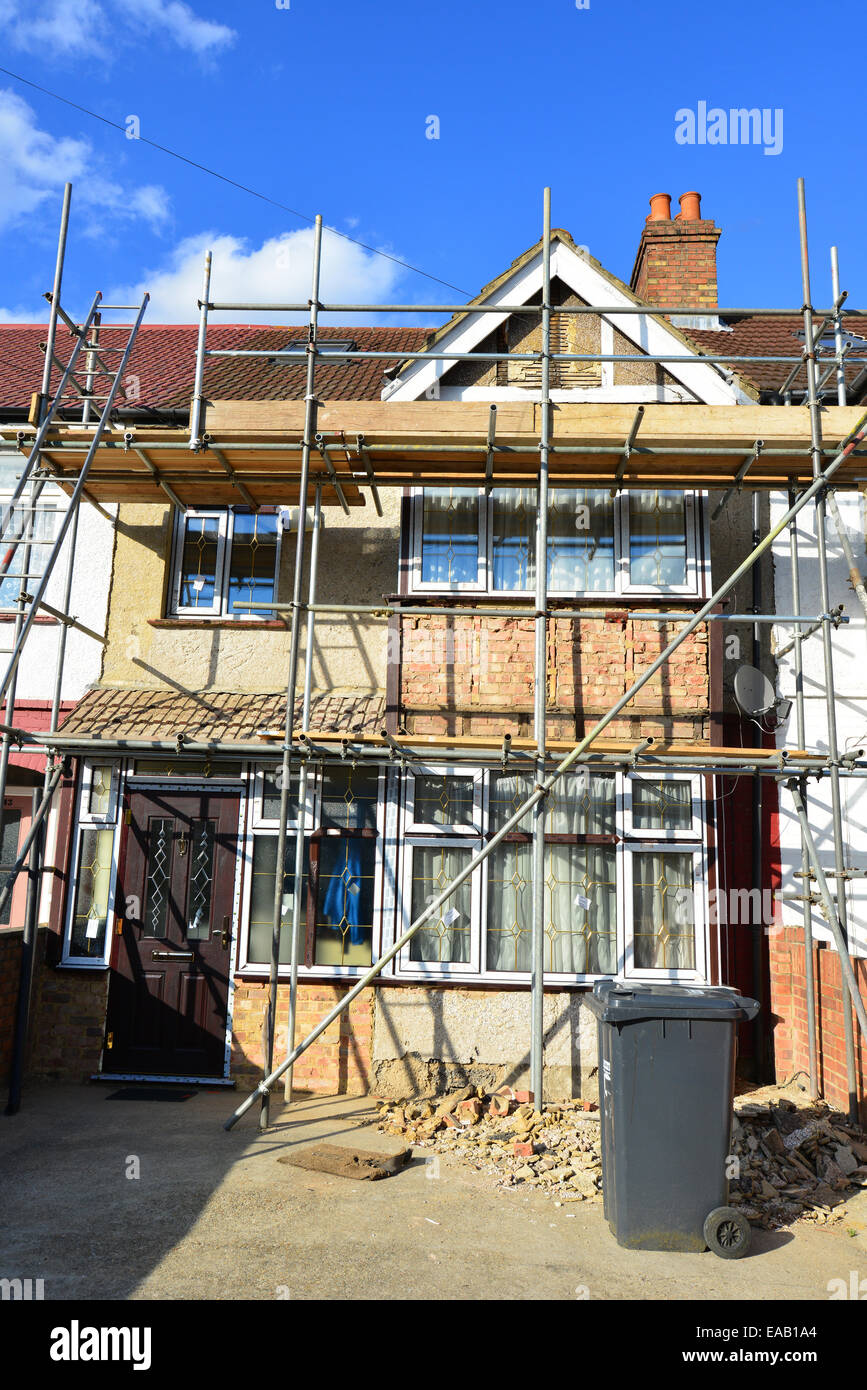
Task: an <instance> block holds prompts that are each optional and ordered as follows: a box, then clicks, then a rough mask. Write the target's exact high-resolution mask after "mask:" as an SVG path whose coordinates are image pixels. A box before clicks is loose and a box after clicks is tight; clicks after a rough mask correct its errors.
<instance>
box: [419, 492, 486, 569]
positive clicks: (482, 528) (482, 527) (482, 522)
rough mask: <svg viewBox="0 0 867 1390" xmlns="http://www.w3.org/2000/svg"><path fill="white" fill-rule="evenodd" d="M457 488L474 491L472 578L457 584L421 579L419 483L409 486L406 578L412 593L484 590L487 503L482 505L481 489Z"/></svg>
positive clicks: (421, 495) (482, 494)
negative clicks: (475, 530) (475, 558)
mask: <svg viewBox="0 0 867 1390" xmlns="http://www.w3.org/2000/svg"><path fill="white" fill-rule="evenodd" d="M428 490H429V491H436V492H441V491H445V489H444V488H431V489H428ZM460 491H462V492H473V491H475V492H476V494H477V498H476V501H477V506H478V518H479V533H478V539H479V546H478V554H479V558H478V564H477V567H476V579H475V582H472V581H469V580H467V581H465V582H463V583H457V584H440V583H438V582H435V581H432V580H427V581H425V580H423V579H422V577H421V576H422V561H423V558H424V557H423V541H424V492H425V489H424V488H423V487H417V488H413V489H412V518H411V523H410V534H411V542H410V564H409V581H410V591H411V592H412V593H414V594H478V593H485V592H486V590H487V588H488V559H487V556H488V539H487V532H488V524H487V516H488V507H487V505H486V498H485V494H484V489H479V488H476V489H473V488H471V487H466V488H461V489H460Z"/></svg>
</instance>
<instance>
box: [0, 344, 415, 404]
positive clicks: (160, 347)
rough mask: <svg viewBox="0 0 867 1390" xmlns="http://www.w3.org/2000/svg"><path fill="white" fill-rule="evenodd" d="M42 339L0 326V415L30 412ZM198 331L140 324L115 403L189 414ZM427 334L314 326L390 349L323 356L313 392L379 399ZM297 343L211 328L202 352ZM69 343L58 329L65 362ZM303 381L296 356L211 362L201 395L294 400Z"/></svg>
mask: <svg viewBox="0 0 867 1390" xmlns="http://www.w3.org/2000/svg"><path fill="white" fill-rule="evenodd" d="M46 333H47V328H46V326H45V325H44V324H2V325H0V410H3V409H6V410H26V409H27V408H28V407H29V405H30V397H31V395H32V393H33V392H34V391H38V390H39V388H40V385H41V382H42V364H43V361H44V355H43V353H42V352H41V351H40V346H39V345H40V343H44V342H45V338H46ZM197 333H198V328H197V326H196V325H195V324H167V325H164V324H148V323H143V324H142V326H141V329H140V330H139V333H138V336H137V338H136V342H135V346H134V348H133V351H132V355H131V357H130V360H129V364H128V369H127V371H126V372H125V374H124V381H123V383H122V385H123V386H124V387H125V388H126V389H127V391H128V390H129V387H130V385H131V383H130V382H129V380H128V379H129V378H130V377H136V378H137V389H138V393H139V394H138V398H137V399H134V398H130V397H128V398H127V399H126V400H124V399H123V398H122V397H118V401H117V403H118V405H119V406H127V407H129V406H141V407H150V408H153V409H158V410H186V409H188V408H189V404H190V398H191V396H192V394H193V377H194V373H195V361H196V335H197ZM427 333H428V330H427V329H425V328H406V327H397V328H393V327H383V328H379V327H376V328H370V327H364V326H355V325H353V326H352V327H351V328H339V327H334V328H332V327H329V328H321V329H320V330H319V336H320V338H325V339H327V338H342V339H351V340H352V341H353V342H354V343H355V344H356V346H357V347H358V348H359V349H361V350H373V351H377V352H391V351H393V352H394V359H393V360H390V359H386V358H367V359H365V358H359V359H356V360H355V361H352V362H329V361H328V359H327V357H326V356H323V358H322V359H321V361H320V362H317V365H316V390H317V393H318V394H320V395H321V396H323V397H325V398H328V399H332V400H341V399H342V400H378V399H379V397H380V394H381V392H382V386H383V380H382V377H383V373H384V372H385V370H386V368H388V367H390V366H394V365H396V364H397V363H399V362H401V361H402V360H403V359H404V358H405V357H406V356H407V355H410V354H412V353H413V352H416V351H418V350H419V348H420V347H421V345H422V344H423V342H424V340H425V338H426V337H427ZM304 338H305V329H304V326H303V325H301V326H299V325H293V326H288V327H278V328H269V327H266V326H260V325H256V324H250V325H245V324H218V325H214V326H213V327H211V328H209V329H208V347H209V348H247V349H253V348H259V349H262V348H265V349H271V348H273V349H274V351H275V352H277V351H279V350H280V349H281V348H285V347H286V345H287V344H288V343H289V342H298V341H299V340H301V341H303V340H304ZM71 339H72V335H71V334H70V333H69V332H68V330H67V329H66V328H65V327H64V326H63V325H62V324H61V325H59V326H58V331H57V347H56V351H57V356H58V357H59V358H60V360H61V361H62V362H64V363H65V362H66V361H67V360H68V358H69V352H70V348H71V345H72V344H71ZM100 342H101V344H102V345H103V346H104V347H105V348H112V347H118V346H121V347H122V346H123V345H124V344H125V343H126V330H125V329H122V328H112V327H104V328H101V329H100ZM107 358H108V361H109V362H110V363H112V362H116V361H117V354H107ZM79 361H80V362H82V359H79ZM82 367H83V362H82ZM77 374H78V373H77ZM78 375H83V372H82V373H80V374H78ZM106 380H107V379H106V378H105V377H102V378H101V379H98V380H97V385H96V388H95V389H96V390H97V391H101V390H104V389H105V386H104V383H105V382H106ZM59 381H60V372H59V370H58V369H57V368H54V369H53V370H52V388H53V389H56V387H57V385H58V384H59ZM304 381H305V358H304V354H303V353H300V354H299V356H298V358H297V359H294V358H293V361H292V365H291V366H286V365H284V364H283V363H281V362H276V363H270V362H269V361H268V360H267V359H265V358H240V357H226V358H219V357H212V358H209V359H208V361H207V365H206V370H205V394H206V395H207V396H210V397H211V398H212V399H220V400H253V401H255V400H275V401H280V400H297V399H299V398H300V397H302V396H303V394H304Z"/></svg>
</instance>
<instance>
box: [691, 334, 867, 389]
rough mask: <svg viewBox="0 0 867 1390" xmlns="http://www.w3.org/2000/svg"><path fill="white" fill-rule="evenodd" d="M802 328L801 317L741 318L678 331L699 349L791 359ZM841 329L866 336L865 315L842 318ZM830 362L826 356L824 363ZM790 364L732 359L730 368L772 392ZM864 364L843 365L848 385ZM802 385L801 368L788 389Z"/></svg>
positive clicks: (799, 345)
mask: <svg viewBox="0 0 867 1390" xmlns="http://www.w3.org/2000/svg"><path fill="white" fill-rule="evenodd" d="M814 326H815V327H816V328H818V327H819V324H818V323H816V324H815V325H814ZM803 329H804V324H803V320H802V319H795V318H785V319H772V318H745V319H734V320H732V321H731V324H730V325H729V328H728V330H726V329H721V330H711V329H697V328H682V329H681V330H680V331H681V333H683V334H684V336H685V337H686V338H689V339H690V340H691V341H692V342H694V343H695V345H696V347H698V348H700V349H701V350H702V351H703V352H712V353H720V354H722V353H726V352H730V353H732V355H733V356H737V357H740V356H745V355H746V356H750V355H755V356H760V357H768V356H780V357H791V358H793V359H794V358H797V357H799V356H800V354H801V351H802V349H803V347H804V340H803V338H799V337H798V336H797V335H798V331H799V330H800V331H801V332H803ZM844 331H846V332H849V333H854V334H857V335H858V336H859V337H864V338H867V318H862V317H856V316H854V315H853V316H852V318H847V319H844ZM850 355H851V356H852V357H867V352H864V351H861V350H860V349H855V348H853V349H852V350H851V354H850ZM820 361H821V359H820ZM830 361H831V359H830V358H829V359H828V363H830ZM794 365H795V364H794V361H792V362H790V363H788V364H787V363H785V362H733V363H732V364H731V368H732V371H734V372H737V374H738V375H739V376H742V377H745V378H746V379H747V381H749V382H752V383H753V385H755V386H757V387H758V389H759V390H761V391H775V390H779V388H780V387H781V386H782V385H783V382H784V381H785V380H786V377H787V376H788V375H789V372H790V371H791V369H792V367H793V366H794ZM865 367H867V362H852V363H851V364H850V365H849V366H847V368H846V381H847V384H848V385H851V384H852V382H853V381H854V380H855V378H856V377H857V376H859V375H860V374H861V373H862V372H863V371H864V369H865ZM823 371H824V367H822V366H821V365H820V373H821V372H823ZM834 382H835V378H834V377H833V376H832V377H831V378H830V379H829V382H828V385H827V386H826V388H825V389H826V390H833V387H834ZM806 384H807V382H806V373H805V370H804V369H803V368H801V370H800V371H799V372H798V375H797V376H796V377H795V380H794V382H793V383H792V384H791V389H792V390H793V391H795V392H798V391H804V390H805V389H806Z"/></svg>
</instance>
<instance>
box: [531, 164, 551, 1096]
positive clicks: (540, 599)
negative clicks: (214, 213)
mask: <svg viewBox="0 0 867 1390" xmlns="http://www.w3.org/2000/svg"><path fill="white" fill-rule="evenodd" d="M540 413H541V438H540V440H539V483H538V488H537V491H536V627H535V649H534V663H533V724H534V729H533V733H534V736H535V739H536V784H537V786H538V785H541V784H542V783H543V782H544V780H545V736H546V715H547V705H548V660H547V656H548V620H547V617H546V611H547V607H548V450H549V447H550V444H551V190H550V188H546V189H545V195H544V209H543V232H542V375H541V391H540ZM546 811H547V797H546V796H543V797H540V798H539V800H538V801H537V802H536V805H535V807H534V809H533V841H532V858H533V876H532V882H533V926H532V934H531V951H532V967H531V971H530V1090H531V1091H532V1092H533V1095H534V1097H535V1099H536V1102H537V1104H538V1105H539V1107H540V1108H541V1105H542V1100H543V1095H544V1090H543V1084H544V1083H543V1070H544V1054H545V1026H544V1006H545V814H546Z"/></svg>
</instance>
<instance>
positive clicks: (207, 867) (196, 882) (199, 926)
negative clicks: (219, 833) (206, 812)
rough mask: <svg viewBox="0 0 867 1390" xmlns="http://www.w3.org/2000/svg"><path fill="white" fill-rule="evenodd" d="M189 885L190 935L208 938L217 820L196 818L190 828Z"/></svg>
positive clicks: (190, 937)
mask: <svg viewBox="0 0 867 1390" xmlns="http://www.w3.org/2000/svg"><path fill="white" fill-rule="evenodd" d="M189 854H190V888H189V898H190V900H189V904H188V906H187V937H188V938H189V940H191V941H207V939H208V937H209V936H210V934H211V892H212V890H213V886H214V822H213V821H210V820H199V821H193V824H192V826H191V828H190V848H189Z"/></svg>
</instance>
